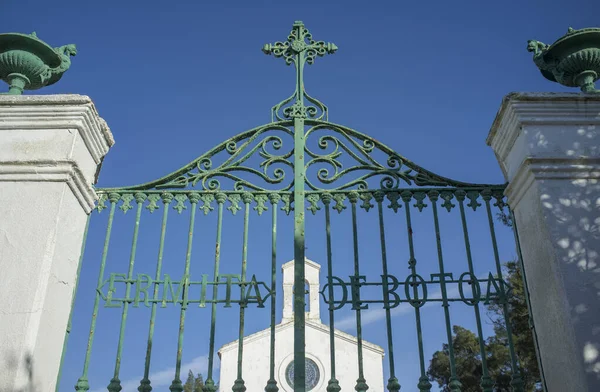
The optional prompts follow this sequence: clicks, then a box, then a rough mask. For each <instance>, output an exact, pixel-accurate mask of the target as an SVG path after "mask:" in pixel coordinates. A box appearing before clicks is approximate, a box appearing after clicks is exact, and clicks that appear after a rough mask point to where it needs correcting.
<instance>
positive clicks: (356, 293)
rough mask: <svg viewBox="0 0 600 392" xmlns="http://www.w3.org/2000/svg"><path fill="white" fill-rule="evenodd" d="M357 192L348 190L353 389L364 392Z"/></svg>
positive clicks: (365, 307) (364, 306)
mask: <svg viewBox="0 0 600 392" xmlns="http://www.w3.org/2000/svg"><path fill="white" fill-rule="evenodd" d="M358 198H359V194H358V192H350V193H349V194H348V199H349V200H350V205H351V209H352V246H353V250H354V276H352V277H351V278H352V280H353V283H357V284H355V285H354V287H355V288H356V289H355V290H353V293H352V297H353V298H355V299H356V300H355V301H353V302H354V303H353V306H352V309H354V310H355V312H356V316H355V317H356V342H357V350H358V358H357V359H358V378H357V379H356V386H355V387H354V389H355V390H356V392H365V391H366V390H367V389H369V385H367V381H366V380H365V372H364V368H363V347H362V322H361V312H360V311H361V309H367V305H363V304H362V302H361V301H360V290H358V288H360V282H361V281H362V280H363V279H364V278H365V277H364V276H361V275H360V266H359V259H358V229H357V222H356V202H357V201H358Z"/></svg>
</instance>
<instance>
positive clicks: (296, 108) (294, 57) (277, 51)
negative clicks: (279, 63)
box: [262, 21, 338, 121]
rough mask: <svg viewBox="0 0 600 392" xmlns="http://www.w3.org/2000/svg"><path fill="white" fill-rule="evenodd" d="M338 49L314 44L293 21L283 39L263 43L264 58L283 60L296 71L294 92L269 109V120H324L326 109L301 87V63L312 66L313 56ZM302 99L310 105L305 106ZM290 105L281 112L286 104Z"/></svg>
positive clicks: (302, 79)
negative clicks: (281, 58) (270, 57)
mask: <svg viewBox="0 0 600 392" xmlns="http://www.w3.org/2000/svg"><path fill="white" fill-rule="evenodd" d="M337 49H338V47H337V46H336V45H335V44H334V43H331V42H325V41H315V40H314V39H313V37H312V34H311V33H310V32H309V31H308V29H307V28H306V27H305V26H304V23H302V22H301V21H296V22H294V25H293V27H292V31H291V32H290V35H288V37H287V40H286V41H284V42H282V41H276V42H275V43H273V44H265V45H264V46H263V48H262V51H263V52H264V53H265V54H267V55H271V54H272V55H273V56H275V57H283V58H284V60H285V63H286V64H287V65H291V64H292V63H293V64H294V66H295V68H296V90H295V91H294V94H293V95H292V96H291V97H289V98H287V99H285V100H283V101H281V102H280V103H279V104H277V105H275V106H274V107H273V109H272V110H273V121H275V119H277V120H280V121H284V120H286V119H290V118H294V117H302V118H307V117H311V118H317V119H321V118H323V117H327V107H326V106H325V105H324V104H323V103H321V102H320V101H318V100H317V99H315V98H312V97H310V96H309V95H308V94H307V93H306V90H305V88H304V63H308V64H313V63H314V61H315V58H316V57H317V56H319V57H323V56H325V55H326V54H333V53H335V51H336V50H337ZM304 98H306V99H307V100H308V101H309V102H310V103H312V104H313V105H314V106H305V105H304ZM292 101H294V102H293V104H291V105H290V106H288V107H286V108H285V109H283V110H280V109H282V107H283V106H284V105H286V104H289V103H291V102H292Z"/></svg>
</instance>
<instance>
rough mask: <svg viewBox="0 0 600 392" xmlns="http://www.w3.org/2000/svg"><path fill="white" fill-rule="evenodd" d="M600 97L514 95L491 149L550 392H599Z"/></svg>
mask: <svg viewBox="0 0 600 392" xmlns="http://www.w3.org/2000/svg"><path fill="white" fill-rule="evenodd" d="M599 131H600V95H583V94H565V93H562V94H535V93H522V94H521V93H513V94H510V95H508V96H507V97H506V98H505V99H504V101H503V102H502V106H501V108H500V110H499V112H498V114H497V116H496V119H495V121H494V124H493V126H492V129H491V131H490V134H489V136H488V139H487V143H488V145H490V146H491V147H492V149H493V150H494V153H495V154H496V158H497V159H498V162H500V166H501V168H502V171H503V173H504V176H505V178H506V180H507V181H508V183H509V185H508V187H507V189H506V196H507V199H508V204H509V205H510V207H511V209H512V210H513V212H514V215H515V221H516V227H517V232H518V235H519V240H520V244H521V254H522V259H523V260H522V261H523V264H524V267H525V268H524V270H525V275H526V283H527V289H528V292H529V298H530V305H531V311H532V318H533V321H534V324H535V329H534V331H535V335H536V339H537V346H538V355H539V357H540V360H541V364H542V367H543V373H544V376H545V380H546V386H547V390H548V392H564V391H578V392H587V391H589V392H592V391H600V183H599V179H600V133H599Z"/></svg>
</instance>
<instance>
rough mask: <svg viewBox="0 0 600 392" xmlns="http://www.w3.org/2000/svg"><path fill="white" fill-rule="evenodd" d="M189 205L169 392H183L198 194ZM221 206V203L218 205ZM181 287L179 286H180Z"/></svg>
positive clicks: (194, 194) (193, 194) (191, 196)
mask: <svg viewBox="0 0 600 392" xmlns="http://www.w3.org/2000/svg"><path fill="white" fill-rule="evenodd" d="M189 199H190V203H191V204H192V208H191V211H190V227H189V229H188V239H187V250H186V252H185V269H184V272H183V276H184V278H183V279H184V284H183V293H182V298H183V303H182V304H181V311H180V314H179V337H178V338H177V355H176V360H175V378H173V382H171V386H169V390H171V392H182V391H183V383H182V382H181V358H182V356H183V333H184V330H185V312H186V310H187V308H188V306H187V305H188V301H187V298H188V295H189V286H188V285H187V284H186V283H187V280H188V277H189V276H190V261H191V258H192V243H193V239H194V223H195V221H196V206H197V204H198V202H199V201H200V194H198V193H192V194H190V195H189ZM220 204H222V203H220ZM180 286H181V285H180Z"/></svg>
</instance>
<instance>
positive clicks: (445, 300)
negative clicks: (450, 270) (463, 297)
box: [428, 190, 462, 392]
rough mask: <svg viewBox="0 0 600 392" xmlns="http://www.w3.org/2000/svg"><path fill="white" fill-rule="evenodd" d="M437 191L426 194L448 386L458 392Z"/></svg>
mask: <svg viewBox="0 0 600 392" xmlns="http://www.w3.org/2000/svg"><path fill="white" fill-rule="evenodd" d="M439 194H440V193H439V192H438V191H435V190H433V191H430V192H429V193H428V196H429V200H431V208H432V209H433V223H434V226H435V242H436V245H437V253H438V262H439V268H440V273H439V276H440V286H441V290H442V307H443V308H444V317H445V319H446V334H447V338H448V357H449V359H450V382H449V383H448V386H449V387H450V390H451V391H452V392H460V388H461V386H462V385H461V383H460V381H459V379H458V377H457V376H456V363H455V360H454V347H453V342H452V323H451V321H450V309H449V307H450V304H449V303H448V293H447V292H446V276H447V275H446V273H445V272H444V257H443V255H442V242H441V237H440V222H439V220H438V211H437V201H438V198H439Z"/></svg>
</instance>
